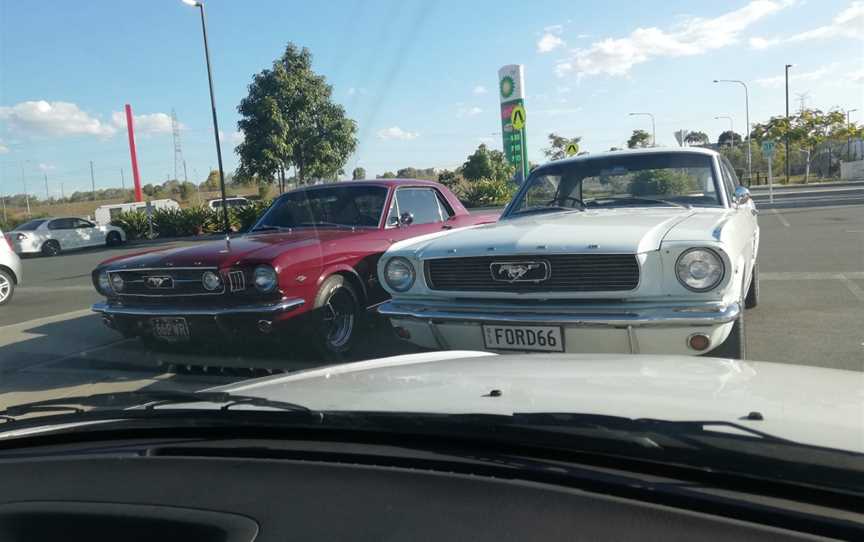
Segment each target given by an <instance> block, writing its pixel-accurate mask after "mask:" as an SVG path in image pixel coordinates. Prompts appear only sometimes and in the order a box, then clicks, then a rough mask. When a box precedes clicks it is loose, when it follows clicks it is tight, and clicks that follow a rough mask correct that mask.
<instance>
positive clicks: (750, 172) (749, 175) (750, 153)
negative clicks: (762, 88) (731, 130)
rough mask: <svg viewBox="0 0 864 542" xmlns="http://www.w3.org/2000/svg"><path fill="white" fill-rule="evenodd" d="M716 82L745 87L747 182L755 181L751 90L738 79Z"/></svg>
mask: <svg viewBox="0 0 864 542" xmlns="http://www.w3.org/2000/svg"><path fill="white" fill-rule="evenodd" d="M714 82H715V83H737V84H739V85H741V86H742V87H744V115H745V118H746V122H747V126H746V127H745V130H747V182H748V183H751V182H753V151H752V149H751V145H750V90H749V89H748V88H747V83H745V82H744V81H741V80H738V79H715V80H714Z"/></svg>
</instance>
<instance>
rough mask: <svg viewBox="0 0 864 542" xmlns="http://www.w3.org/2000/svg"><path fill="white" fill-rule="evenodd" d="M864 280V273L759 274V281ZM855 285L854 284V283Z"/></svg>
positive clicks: (788, 272)
mask: <svg viewBox="0 0 864 542" xmlns="http://www.w3.org/2000/svg"><path fill="white" fill-rule="evenodd" d="M850 279H864V271H851V272H848V273H807V272H803V273H802V272H794V271H785V272H779V273H759V280H842V281H848V280H850ZM853 284H854V283H853Z"/></svg>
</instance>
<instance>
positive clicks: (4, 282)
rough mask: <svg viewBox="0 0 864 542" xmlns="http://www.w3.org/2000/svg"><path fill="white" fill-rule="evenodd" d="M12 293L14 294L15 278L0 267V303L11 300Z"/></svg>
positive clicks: (3, 303)
mask: <svg viewBox="0 0 864 542" xmlns="http://www.w3.org/2000/svg"><path fill="white" fill-rule="evenodd" d="M13 295H15V279H14V278H12V274H11V273H9V272H8V271H6V270H5V269H0V305H5V304H6V303H9V302H10V301H12V296H13Z"/></svg>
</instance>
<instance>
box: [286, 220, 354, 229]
mask: <svg viewBox="0 0 864 542" xmlns="http://www.w3.org/2000/svg"><path fill="white" fill-rule="evenodd" d="M297 226H298V227H301V228H302V227H310V226H311V227H313V228H317V227H319V226H324V227H326V228H350V229H352V230H353V229H354V228H355V227H356V226H353V225H348V224H337V223H336V222H323V221H322V222H301V223H300V224H297Z"/></svg>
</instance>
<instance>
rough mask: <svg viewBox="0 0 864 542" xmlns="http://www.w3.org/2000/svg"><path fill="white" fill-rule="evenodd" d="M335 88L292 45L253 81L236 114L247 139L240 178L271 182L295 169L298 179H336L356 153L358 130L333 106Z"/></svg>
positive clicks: (307, 55)
mask: <svg viewBox="0 0 864 542" xmlns="http://www.w3.org/2000/svg"><path fill="white" fill-rule="evenodd" d="M331 96H332V87H331V86H330V85H328V84H327V82H326V80H325V78H324V77H323V76H321V75H318V74H316V73H315V72H314V71H313V70H312V54H311V53H310V52H309V50H308V49H306V48H305V47H304V48H302V49H300V48H298V47H297V46H296V45H294V44H293V43H288V45H287V46H286V47H285V52H284V53H283V54H282V56H281V57H279V58H278V59H276V60H275V61H274V62H273V66H272V68H271V69H265V70H263V71H261V72H260V73H258V74H256V75H255V76H254V77H253V78H252V83H251V84H250V85H249V94H248V95H247V97H246V98H244V99H243V100H242V101H241V102H240V105H239V106H238V107H237V111H238V112H239V113H240V116H241V119H240V121H239V122H238V123H237V126H238V128H240V130H241V131H242V132H243V134H244V141H243V142H242V143H240V144H239V145H238V146H237V148H236V152H237V154H238V155H239V157H240V167H239V168H238V173H239V174H241V175H242V176H244V177H250V178H251V177H257V178H258V181H259V182H272V180H273V177H274V176H275V175H276V174H277V173H278V174H279V177H280V182H281V181H282V180H283V179H284V176H285V171H286V170H287V169H289V168H290V167H291V166H293V167H295V168H296V171H297V178H298V180H299V181H300V182H301V183H303V182H305V181H306V180H308V179H326V178H335V177H336V176H338V175H339V174H340V173H342V171H343V169H342V168H343V166H344V165H345V162H346V161H347V160H348V157H349V156H350V155H351V153H353V152H354V150H355V148H356V147H357V138H356V133H357V125H356V123H355V122H354V121H353V120H351V119H349V118H348V117H346V116H345V110H344V109H343V108H342V106H341V105H338V104H335V103H333V102H332V101H331Z"/></svg>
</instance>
